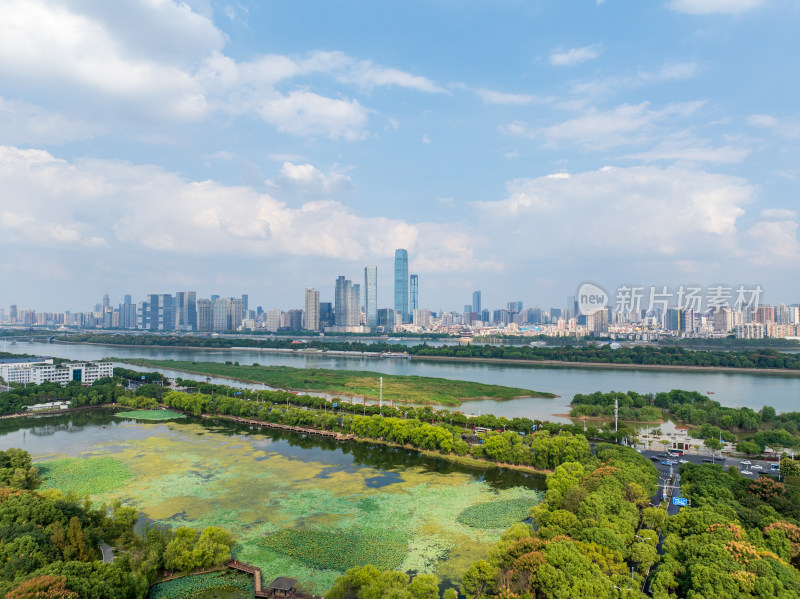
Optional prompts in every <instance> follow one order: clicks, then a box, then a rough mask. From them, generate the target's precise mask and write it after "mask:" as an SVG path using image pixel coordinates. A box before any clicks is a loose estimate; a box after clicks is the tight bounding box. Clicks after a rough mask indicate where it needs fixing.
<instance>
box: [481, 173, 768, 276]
mask: <svg viewBox="0 0 800 599" xmlns="http://www.w3.org/2000/svg"><path fill="white" fill-rule="evenodd" d="M507 187H508V196H507V197H506V198H505V199H504V200H501V201H496V202H480V203H478V204H477V208H478V210H479V214H480V217H481V222H482V224H483V226H484V227H485V228H490V227H491V226H492V225H490V223H493V224H494V228H490V230H495V229H496V230H497V231H498V234H500V235H502V239H503V240H504V243H506V244H510V246H511V247H510V250H509V251H514V249H515V247H516V248H517V249H521V248H522V247H524V246H525V245H526V244H529V243H530V240H531V239H536V247H537V252H539V253H542V254H543V255H544V256H545V257H547V252H548V249H547V248H552V252H554V253H555V254H559V253H563V252H564V248H569V250H568V251H569V253H570V254H571V255H573V256H603V257H604V258H606V259H616V258H615V257H627V259H635V257H637V256H638V257H640V258H641V259H644V258H645V257H647V259H653V260H657V259H667V260H685V259H700V260H702V259H704V258H705V257H706V256H708V255H718V254H719V253H720V252H732V251H735V250H736V247H737V243H738V241H737V240H738V231H737V221H738V219H739V218H741V217H742V216H743V215H744V208H745V206H747V205H748V204H749V203H751V202H752V201H753V196H754V189H753V187H752V186H750V185H749V184H747V182H746V181H745V180H743V179H740V178H738V177H731V176H728V175H717V174H712V173H707V172H704V171H701V170H694V169H686V168H678V167H670V168H659V167H655V166H638V167H631V168H617V167H604V168H602V169H599V170H594V171H588V172H582V173H572V174H567V173H556V174H555V176H544V177H538V178H521V179H515V180H512V181H510V182H508V184H507ZM515 243H516V245H515Z"/></svg>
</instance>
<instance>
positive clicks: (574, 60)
mask: <svg viewBox="0 0 800 599" xmlns="http://www.w3.org/2000/svg"><path fill="white" fill-rule="evenodd" d="M602 52H603V46H602V44H592V45H591V46H583V47H582V48H571V49H569V50H566V51H555V52H553V53H552V54H550V64H551V65H553V66H555V67H574V66H575V65H579V64H581V63H582V62H587V61H589V60H594V59H595V58H597V57H598V56H600V54H601V53H602Z"/></svg>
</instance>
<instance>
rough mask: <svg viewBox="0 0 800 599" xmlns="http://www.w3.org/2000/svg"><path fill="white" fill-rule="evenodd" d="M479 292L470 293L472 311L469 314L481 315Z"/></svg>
mask: <svg viewBox="0 0 800 599" xmlns="http://www.w3.org/2000/svg"><path fill="white" fill-rule="evenodd" d="M481 311H482V309H481V291H480V289H478V290H476V291H473V292H472V310H471V312H478V313H479V314H480V313H481Z"/></svg>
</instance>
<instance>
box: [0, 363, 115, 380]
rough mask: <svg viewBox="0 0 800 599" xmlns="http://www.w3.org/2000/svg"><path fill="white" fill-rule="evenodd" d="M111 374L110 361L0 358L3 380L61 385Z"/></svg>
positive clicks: (111, 364) (0, 372)
mask: <svg viewBox="0 0 800 599" xmlns="http://www.w3.org/2000/svg"><path fill="white" fill-rule="evenodd" d="M110 376H114V364H113V362H63V363H61V364H54V363H53V358H44V357H39V358H0V378H2V379H3V380H4V381H5V382H6V383H32V384H35V385H40V384H42V383H45V382H53V383H58V384H59V385H61V386H62V387H64V386H66V384H67V383H70V382H72V381H75V382H78V383H81V384H82V385H91V384H92V383H94V382H95V381H96V380H97V379H102V378H105V377H110Z"/></svg>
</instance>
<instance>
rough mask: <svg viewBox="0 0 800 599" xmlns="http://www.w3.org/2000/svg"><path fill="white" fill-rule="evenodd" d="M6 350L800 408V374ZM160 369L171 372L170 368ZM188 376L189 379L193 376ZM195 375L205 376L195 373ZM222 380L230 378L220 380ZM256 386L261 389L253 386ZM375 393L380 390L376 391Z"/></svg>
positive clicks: (538, 411) (146, 350) (533, 414)
mask: <svg viewBox="0 0 800 599" xmlns="http://www.w3.org/2000/svg"><path fill="white" fill-rule="evenodd" d="M0 351H6V352H14V353H29V354H36V355H48V356H55V357H61V358H69V359H73V360H97V359H100V358H105V357H112V356H113V357H119V358H125V357H130V358H133V357H142V358H151V359H163V360H170V359H171V360H194V361H198V362H199V361H209V362H225V361H226V360H230V361H232V362H239V363H241V364H253V363H258V364H262V365H280V366H294V367H298V368H331V369H348V370H369V371H373V372H380V373H384V374H399V375H417V376H430V377H442V378H449V379H460V380H467V381H475V382H480V383H489V384H496V385H507V386H511V387H521V388H524V389H533V390H536V391H545V392H550V393H555V394H557V395H558V396H559V397H558V398H556V399H541V398H523V399H515V400H510V401H504V402H498V401H493V400H480V401H468V402H465V403H463V404H462V405H461V407H460V408H459V409H460V410H461V411H463V412H465V413H469V414H478V413H481V412H482V413H487V412H491V413H493V414H496V415H498V416H508V417H514V416H524V417H530V418H540V419H544V418H547V419H550V420H559V418H556V417H554V415H555V414H566V413H567V412H568V411H569V409H568V407H567V406H568V404H569V403H570V401H571V399H572V397H573V396H574V395H575V394H576V393H593V392H594V391H603V392H608V391H636V392H638V393H657V392H659V391H669V390H670V389H686V390H690V391H699V392H701V393H706V392H712V393H713V395H712V397H713V398H714V399H715V400H716V401H719V402H720V403H721V404H722V405H724V406H731V407H741V406H748V407H751V408H753V409H755V410H758V409H760V408H761V407H762V406H764V405H770V406H773V407H774V408H775V409H776V410H778V411H779V412H786V411H794V410H798V409H800V376H798V375H782V374H752V373H744V372H743V373H737V372H709V371H677V370H651V369H636V368H598V367H586V368H579V367H577V368H576V367H567V366H543V365H519V364H498V363H476V362H434V361H432V362H428V361H423V360H406V359H377V358H361V357H345V356H326V355H324V354H303V355H294V354H279V353H272V352H264V351H258V350H252V349H235V350H204V349H191V350H185V349H174V348H165V347H157V348H156V347H152V348H151V347H124V346H113V347H111V346H99V345H71V344H60V343H53V344H48V343H29V342H18V343H16V344H14V345H12V344H11V342H9V341H4V342H0ZM160 370H162V371H163V372H164V373H165V374H167V375H168V376H172V375H178V376H179V375H180V374H179V373H173V374H170V373H169V372H167V371H166V370H164V369H160ZM184 376H187V378H191V377H190V376H189V375H184ZM195 378H198V379H199V378H201V377H199V376H196V377H195ZM217 382H224V383H226V384H231V382H230V381H227V380H225V379H219V380H218V381H217ZM251 387H256V388H258V387H261V386H259V385H252V386H251ZM375 395H376V396H377V390H376V393H375Z"/></svg>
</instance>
